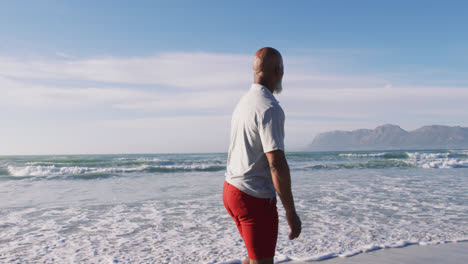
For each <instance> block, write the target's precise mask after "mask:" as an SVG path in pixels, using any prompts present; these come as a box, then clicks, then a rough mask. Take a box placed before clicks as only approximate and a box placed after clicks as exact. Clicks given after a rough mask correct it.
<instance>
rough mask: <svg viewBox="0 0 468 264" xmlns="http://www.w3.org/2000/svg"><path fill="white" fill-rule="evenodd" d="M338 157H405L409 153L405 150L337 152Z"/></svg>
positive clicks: (407, 156)
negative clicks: (394, 151)
mask: <svg viewBox="0 0 468 264" xmlns="http://www.w3.org/2000/svg"><path fill="white" fill-rule="evenodd" d="M338 156H340V157H348V158H369V157H370V158H375V157H379V158H384V159H407V158H409V155H408V153H407V152H401V153H400V152H396V153H393V152H383V153H340V154H338Z"/></svg>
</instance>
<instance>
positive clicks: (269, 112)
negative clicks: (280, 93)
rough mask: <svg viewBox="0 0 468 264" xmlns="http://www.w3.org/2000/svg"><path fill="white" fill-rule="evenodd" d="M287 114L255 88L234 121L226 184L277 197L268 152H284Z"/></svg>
mask: <svg viewBox="0 0 468 264" xmlns="http://www.w3.org/2000/svg"><path fill="white" fill-rule="evenodd" d="M283 141H284V112H283V110H282V109H281V106H280V105H279V103H278V101H277V100H276V99H275V97H274V96H273V94H272V93H271V92H270V90H268V88H266V87H265V86H262V85H260V84H252V87H251V88H250V90H249V91H248V92H247V94H245V95H244V96H243V97H242V99H241V100H240V102H239V103H238V105H237V107H236V109H235V110H234V113H233V116H232V121H231V144H230V147H229V155H228V160H227V169H226V181H227V182H228V183H230V184H232V185H234V186H236V187H237V188H239V189H240V190H242V191H243V192H245V193H247V194H250V195H252V196H255V197H259V198H273V197H275V196H276V193H275V188H274V186H273V183H272V179H271V172H270V167H269V165H268V160H267V158H266V156H265V154H264V153H265V152H270V151H273V150H276V149H281V150H283V151H284V142H283Z"/></svg>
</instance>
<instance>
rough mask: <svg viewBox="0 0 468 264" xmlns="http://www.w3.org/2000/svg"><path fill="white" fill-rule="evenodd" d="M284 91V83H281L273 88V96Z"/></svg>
mask: <svg viewBox="0 0 468 264" xmlns="http://www.w3.org/2000/svg"><path fill="white" fill-rule="evenodd" d="M281 91H283V81H282V80H281V81H279V82H277V83H276V85H275V86H273V94H280V93H281Z"/></svg>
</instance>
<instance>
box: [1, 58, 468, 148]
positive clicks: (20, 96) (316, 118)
mask: <svg viewBox="0 0 468 264" xmlns="http://www.w3.org/2000/svg"><path fill="white" fill-rule="evenodd" d="M58 56H60V57H61V58H60V59H56V60H50V59H19V58H13V57H2V58H0V110H2V111H5V110H8V111H9V113H10V114H11V115H13V118H9V120H10V121H8V122H9V123H8V127H9V129H8V130H5V129H1V130H0V139H2V140H3V142H1V141H0V145H1V146H2V148H3V149H2V151H6V152H8V151H9V152H15V151H16V154H21V153H26V152H28V153H33V152H34V153H39V152H41V150H44V151H43V152H44V153H45V152H47V153H53V152H55V153H69V152H70V151H72V152H75V153H77V152H80V153H86V152H88V153H90V152H92V153H104V152H112V153H118V152H178V151H192V152H198V151H225V150H226V148H227V146H226V145H227V144H228V142H226V141H227V134H228V133H229V119H230V117H229V114H230V113H231V112H232V110H233V108H234V106H235V104H236V103H237V101H238V100H239V98H240V96H241V95H242V94H243V93H244V92H245V91H247V90H248V87H249V85H250V83H251V80H252V73H251V56H250V55H236V54H214V53H162V54H157V55H154V56H148V57H130V58H128V57H102V58H85V59H78V58H74V57H73V56H71V55H68V54H59V55H58ZM308 61H313V58H307V57H302V58H298V57H291V58H286V59H285V63H287V65H286V73H285V78H284V84H283V86H284V90H283V93H282V94H281V95H279V96H277V98H278V100H279V101H280V102H281V104H282V105H283V108H284V109H285V112H286V114H287V123H286V129H287V133H288V134H287V135H286V143H287V144H289V145H288V146H289V147H288V148H289V149H300V148H302V147H303V146H304V145H307V144H308V143H309V142H310V141H311V140H312V138H313V136H314V135H315V134H317V133H319V132H324V131H327V130H334V129H357V128H360V127H367V128H373V127H376V126H378V125H380V124H383V123H395V124H400V125H403V124H404V125H410V126H412V127H410V128H414V126H420V125H426V124H427V122H430V123H431V124H436V123H441V124H442V123H444V122H447V121H446V120H452V121H453V124H454V125H456V124H458V125H468V123H466V119H464V118H463V116H468V107H467V106H466V102H467V101H468V89H467V87H465V88H460V87H455V86H450V85H447V86H437V87H435V86H423V85H407V84H401V83H402V80H401V79H399V82H398V84H395V83H393V82H392V80H391V79H392V76H389V77H388V78H382V77H376V76H374V75H366V74H361V75H349V74H336V73H335V74H330V73H323V72H319V71H317V70H316V69H317V65H311V63H310V62H309V64H308V63H307V62H308ZM399 78H400V77H399ZM60 83H67V85H66V86H61V85H60ZM90 83H91V84H90ZM89 108H93V109H94V110H93V111H101V110H119V111H129V112H130V111H131V112H133V113H145V115H144V116H148V115H150V116H151V115H153V114H154V116H158V117H157V118H156V117H154V118H149V119H148V118H147V119H134V120H127V119H125V120H116V121H109V120H108V119H120V118H119V117H117V116H109V118H107V119H106V120H107V121H106V120H102V121H100V122H95V123H93V122H91V121H89V122H84V123H77V122H75V121H76V120H67V121H61V122H58V121H57V122H55V121H51V119H50V118H48V116H46V114H45V112H44V118H43V120H41V118H40V117H39V119H37V120H33V121H34V122H35V123H34V127H41V130H40V131H39V132H38V131H33V130H31V129H28V127H27V126H25V124H28V125H29V124H30V123H27V122H26V123H25V122H24V121H25V120H17V121H11V120H15V118H14V115H15V113H14V112H15V111H16V110H25V109H28V110H31V111H35V113H37V115H36V116H40V114H41V113H42V112H41V111H45V110H50V109H54V111H56V112H57V113H58V112H60V110H73V111H76V113H80V111H82V112H83V113H85V114H88V115H89V113H86V110H87V109H89ZM205 110H208V112H209V113H210V116H203V114H202V113H203V112H204V111H205ZM168 113H171V114H170V115H169V114H168ZM174 113H176V114H177V116H174ZM48 114H50V111H49V112H48ZM3 115H4V116H5V112H4V114H3ZM137 116H138V115H137ZM168 116H172V117H168ZM454 116H457V117H458V119H456V118H454ZM0 117H1V115H0ZM90 119H91V118H90ZM27 121H28V122H31V120H27ZM457 122H458V123H457ZM3 124H6V123H5V122H3ZM444 124H445V123H444ZM12 138H13V139H15V140H13V141H12V140H11V139H12ZM175 138H177V141H175ZM12 142H21V143H20V144H22V147H21V148H19V149H21V151H17V150H16V148H17V147H18V146H19V145H17V144H13V143H12ZM115 142H119V144H117V145H116V144H115ZM47 144H50V145H48V147H47ZM7 146H9V147H7ZM8 149H9V150H8ZM0 154H2V153H0Z"/></svg>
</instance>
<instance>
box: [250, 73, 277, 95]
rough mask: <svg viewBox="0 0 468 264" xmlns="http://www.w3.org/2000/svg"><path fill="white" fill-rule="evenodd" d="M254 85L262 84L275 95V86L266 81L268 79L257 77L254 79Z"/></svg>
mask: <svg viewBox="0 0 468 264" xmlns="http://www.w3.org/2000/svg"><path fill="white" fill-rule="evenodd" d="M254 83H256V84H261V85H263V86H265V87H266V88H268V90H270V92H271V93H273V87H274V84H273V82H272V81H269V80H266V79H264V78H261V77H259V76H255V77H254Z"/></svg>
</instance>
